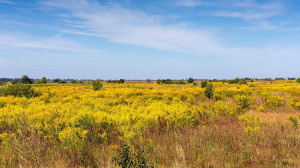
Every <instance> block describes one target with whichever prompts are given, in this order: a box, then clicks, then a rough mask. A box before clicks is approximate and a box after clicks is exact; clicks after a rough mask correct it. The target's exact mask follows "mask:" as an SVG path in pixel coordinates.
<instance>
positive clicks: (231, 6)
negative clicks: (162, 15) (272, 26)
mask: <svg viewBox="0 0 300 168" xmlns="http://www.w3.org/2000/svg"><path fill="white" fill-rule="evenodd" d="M176 5H178V6H185V7H198V6H205V7H210V8H211V10H216V11H215V12H212V13H210V14H212V15H213V16H219V17H232V18H240V19H244V20H258V19H266V18H270V17H273V16H277V15H280V14H281V13H282V11H283V9H284V3H283V2H282V1H281V0H275V1H266V2H259V1H257V0H238V1H237V0H227V1H223V0H212V1H201V0H200V1H199V0H178V1H176Z"/></svg>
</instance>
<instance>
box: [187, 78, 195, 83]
mask: <svg viewBox="0 0 300 168" xmlns="http://www.w3.org/2000/svg"><path fill="white" fill-rule="evenodd" d="M194 81H195V80H194V78H189V79H188V80H187V82H188V83H193V82H194Z"/></svg>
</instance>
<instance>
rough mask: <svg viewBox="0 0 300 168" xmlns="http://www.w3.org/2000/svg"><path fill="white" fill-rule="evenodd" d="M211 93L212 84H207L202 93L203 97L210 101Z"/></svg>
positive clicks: (212, 89) (212, 90)
mask: <svg viewBox="0 0 300 168" xmlns="http://www.w3.org/2000/svg"><path fill="white" fill-rule="evenodd" d="M213 92H214V88H213V84H212V83H209V84H207V86H206V88H205V91H204V94H205V96H206V97H207V98H209V99H211V98H212V97H213Z"/></svg>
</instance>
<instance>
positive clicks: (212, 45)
mask: <svg viewBox="0 0 300 168" xmlns="http://www.w3.org/2000/svg"><path fill="white" fill-rule="evenodd" d="M245 2H246V1H245ZM249 2H252V1H249ZM253 4H255V3H250V4H246V3H236V4H235V5H236V6H244V7H245V6H247V7H249V6H251V5H253ZM43 5H45V6H46V7H51V8H54V9H64V11H68V12H67V13H64V14H63V15H60V16H61V17H62V19H64V20H65V21H67V22H66V23H67V25H69V28H66V29H63V30H62V32H66V33H71V34H78V35H87V36H96V37H101V38H106V39H108V40H110V41H112V42H116V43H122V44H130V45H135V46H143V47H148V48H153V49H159V50H168V51H175V52H182V53H192V54H196V55H201V56H227V57H228V58H236V59H240V58H242V57H248V58H249V59H254V58H261V57H268V58H272V57H273V56H274V57H281V58H283V57H286V56H288V57H297V56H299V55H298V54H297V53H300V52H295V50H296V51H298V50H299V49H297V47H281V48H280V45H279V46H272V45H270V46H267V47H265V46H262V47H261V48H249V47H243V48H230V47H226V46H225V45H222V44H221V43H220V42H219V41H218V39H217V38H216V37H215V36H216V35H214V34H211V33H210V32H206V31H201V30H196V29H188V28H186V27H185V26H182V25H165V24H163V21H162V20H163V18H160V17H157V16H155V15H151V14H148V13H145V12H142V11H134V10H129V9H125V8H122V7H120V6H118V5H109V6H107V5H102V4H99V3H97V2H95V1H88V0H77V1H72V0H68V1H47V2H46V3H44V4H43ZM261 8H271V5H265V6H263V7H261ZM223 14H224V13H223ZM224 15H225V14H224ZM228 15H229V14H228ZM231 17H241V18H244V19H260V18H264V17H268V16H264V15H263V14H252V15H250V16H248V18H245V17H244V16H242V14H240V13H236V14H235V15H232V16H231ZM261 26H265V27H268V28H272V27H270V25H267V24H266V22H265V23H264V22H261Z"/></svg>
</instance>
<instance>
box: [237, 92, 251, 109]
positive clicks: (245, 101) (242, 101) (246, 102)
mask: <svg viewBox="0 0 300 168" xmlns="http://www.w3.org/2000/svg"><path fill="white" fill-rule="evenodd" d="M234 100H235V102H236V104H237V105H239V106H241V107H242V108H243V109H247V110H249V109H250V107H251V106H252V105H253V103H254V100H253V98H252V97H249V96H245V95H237V96H235V97H234Z"/></svg>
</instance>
